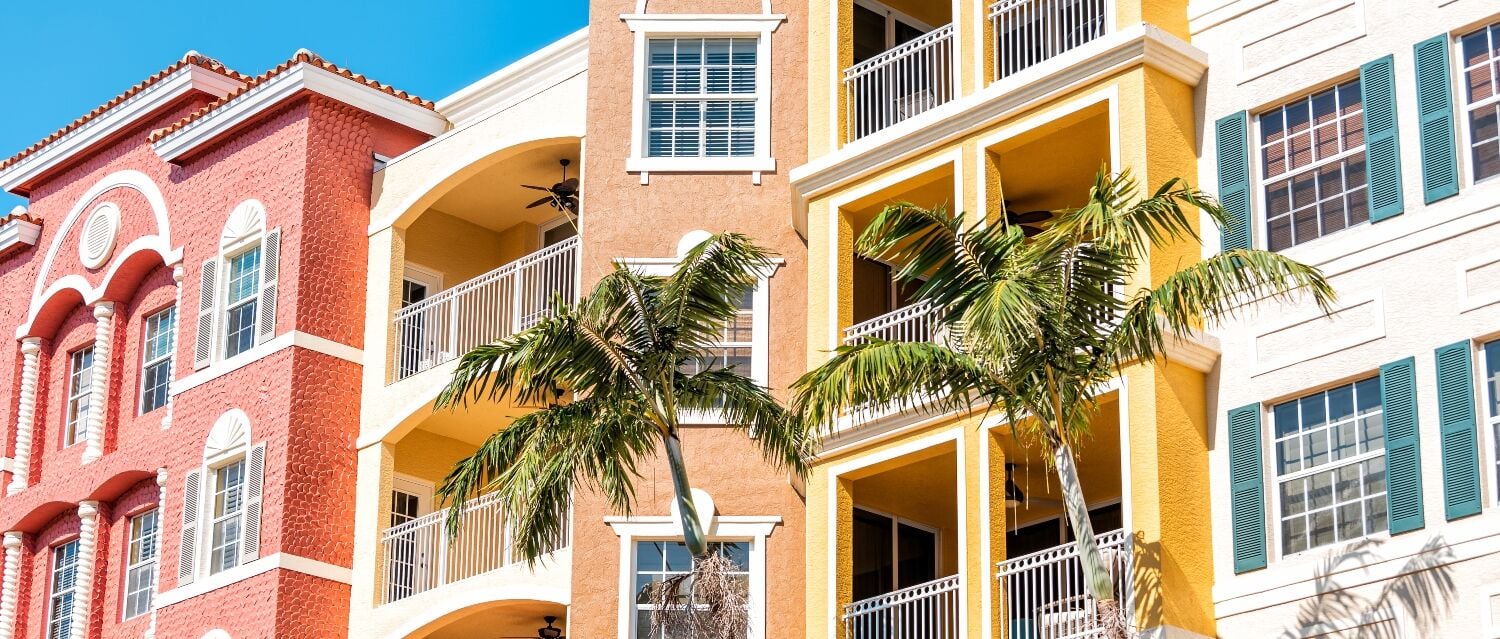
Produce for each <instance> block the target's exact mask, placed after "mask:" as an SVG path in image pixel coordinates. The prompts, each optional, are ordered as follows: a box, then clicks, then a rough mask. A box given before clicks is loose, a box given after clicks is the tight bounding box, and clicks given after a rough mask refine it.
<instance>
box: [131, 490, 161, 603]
mask: <svg viewBox="0 0 1500 639" xmlns="http://www.w3.org/2000/svg"><path fill="white" fill-rule="evenodd" d="M160 538H161V511H159V510H154V509H153V510H148V511H146V512H144V513H141V514H139V515H136V516H134V517H131V518H130V547H129V550H128V555H127V557H126V559H125V613H124V614H125V616H124V618H125V619H130V618H132V617H139V616H141V615H144V614H146V613H148V612H151V594H152V593H153V592H155V591H156V562H157V553H158V552H160V550H161V544H160V543H158V542H159V541H160Z"/></svg>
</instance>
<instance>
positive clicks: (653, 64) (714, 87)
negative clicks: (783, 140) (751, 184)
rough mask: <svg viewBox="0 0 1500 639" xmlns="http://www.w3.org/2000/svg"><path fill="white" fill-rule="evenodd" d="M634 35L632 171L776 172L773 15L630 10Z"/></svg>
mask: <svg viewBox="0 0 1500 639" xmlns="http://www.w3.org/2000/svg"><path fill="white" fill-rule="evenodd" d="M621 17H622V19H624V20H625V22H626V24H627V25H628V26H629V27H630V30H631V31H632V32H634V34H635V68H634V70H633V75H632V78H633V83H632V86H633V96H634V97H633V99H632V103H633V105H632V110H631V112H632V118H633V121H632V123H631V152H630V157H629V158H628V159H627V160H626V162H625V170H626V171H630V172H633V173H641V174H642V182H643V183H644V182H645V181H646V180H647V179H648V178H647V176H648V175H649V173H650V172H652V171H663V172H674V171H675V172H694V173H703V172H729V171H732V172H748V173H752V174H755V175H757V176H758V175H759V174H760V173H761V172H764V171H774V170H775V169H776V161H775V159H774V158H773V157H772V155H771V126H770V125H771V105H770V103H771V97H770V96H771V90H770V81H771V33H772V32H773V31H775V30H776V27H777V26H779V25H780V24H781V23H782V22H783V21H785V16H782V15H773V14H717V15H703V14H695V15H686V14H679V15H672V14H663V15H625V16H621Z"/></svg>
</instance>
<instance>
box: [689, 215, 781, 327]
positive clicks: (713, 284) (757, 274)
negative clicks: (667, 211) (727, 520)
mask: <svg viewBox="0 0 1500 639" xmlns="http://www.w3.org/2000/svg"><path fill="white" fill-rule="evenodd" d="M773 266H774V263H773V262H772V260H771V255H770V254H769V253H768V252H766V251H765V250H764V249H762V248H760V247H758V246H756V245H755V244H754V243H753V242H751V241H750V238H748V237H746V236H744V235H741V234H739V233H720V234H717V235H712V236H709V237H708V238H707V239H705V240H703V241H702V242H700V243H698V245H697V246H694V247H693V248H692V249H690V250H689V251H688V252H687V254H686V255H684V256H683V257H682V260H681V261H680V262H679V263H678V264H677V268H676V269H675V270H674V271H673V272H672V274H671V275H670V276H668V277H667V278H666V280H665V281H664V282H663V283H662V287H661V300H662V318H661V322H662V324H663V326H664V327H669V328H670V329H671V330H672V331H673V333H674V339H675V340H676V341H677V342H678V343H681V344H685V345H699V344H705V345H706V344H711V343H713V342H715V341H718V340H719V339H720V335H721V333H722V332H723V330H724V325H725V324H727V323H729V321H730V320H732V319H734V316H735V314H736V313H737V312H738V311H739V303H740V300H741V299H743V298H744V297H745V296H746V295H748V294H750V292H751V291H753V290H755V286H756V285H757V284H758V283H759V282H760V278H761V277H762V276H763V275H765V274H768V273H770V271H771V269H772V267H773Z"/></svg>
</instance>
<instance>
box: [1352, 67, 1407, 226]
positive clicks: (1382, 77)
mask: <svg viewBox="0 0 1500 639" xmlns="http://www.w3.org/2000/svg"><path fill="white" fill-rule="evenodd" d="M1359 87H1360V94H1361V96H1360V99H1361V101H1363V102H1364V107H1365V114H1364V117H1365V166H1366V170H1367V175H1368V176H1369V180H1370V220H1371V221H1372V222H1379V221H1381V220H1385V219H1390V218H1392V217H1395V216H1397V215H1400V214H1401V211H1402V199H1401V144H1400V141H1399V139H1398V136H1397V134H1396V132H1397V129H1398V126H1397V122H1396V68H1395V62H1394V57H1393V56H1386V57H1384V58H1381V59H1379V60H1375V61H1374V62H1368V63H1365V64H1364V65H1363V66H1361V67H1360V68H1359Z"/></svg>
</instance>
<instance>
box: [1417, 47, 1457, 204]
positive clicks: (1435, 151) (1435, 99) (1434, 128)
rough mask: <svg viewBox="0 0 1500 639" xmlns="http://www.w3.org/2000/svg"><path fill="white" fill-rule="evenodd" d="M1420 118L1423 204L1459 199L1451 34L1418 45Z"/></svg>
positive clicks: (1418, 102) (1418, 101)
mask: <svg viewBox="0 0 1500 639" xmlns="http://www.w3.org/2000/svg"><path fill="white" fill-rule="evenodd" d="M1415 49H1416V60H1417V114H1418V117H1419V119H1420V121H1421V123H1422V126H1421V128H1420V129H1418V131H1419V133H1420V134H1421V142H1422V200H1423V201H1425V202H1427V203H1428V204H1431V203H1433V202H1436V201H1438V200H1441V199H1443V198H1445V197H1449V196H1452V195H1458V148H1457V147H1456V146H1455V144H1456V143H1455V142H1454V139H1453V89H1452V85H1450V84H1449V76H1448V34H1446V33H1445V34H1442V35H1440V36H1436V37H1433V38H1431V39H1428V40H1423V41H1421V42H1418V43H1417V44H1416V47H1415Z"/></svg>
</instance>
